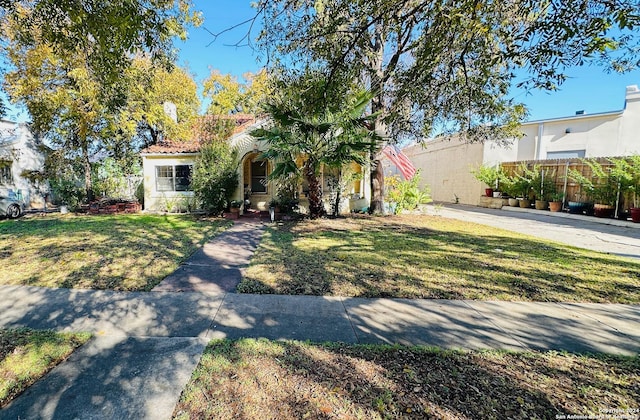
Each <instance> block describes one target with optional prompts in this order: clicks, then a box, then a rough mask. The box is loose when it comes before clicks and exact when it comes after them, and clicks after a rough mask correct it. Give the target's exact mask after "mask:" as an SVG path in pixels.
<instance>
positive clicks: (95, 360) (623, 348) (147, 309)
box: [0, 208, 640, 419]
mask: <svg viewBox="0 0 640 420" xmlns="http://www.w3.org/2000/svg"><path fill="white" fill-rule="evenodd" d="M483 210H486V209H483ZM438 212H439V213H440V215H444V214H443V213H445V212H446V214H448V215H449V216H451V217H458V218H463V219H474V221H478V220H480V219H482V220H486V224H490V223H496V224H498V225H500V226H501V227H506V228H509V229H510V228H512V227H513V228H514V229H515V228H519V229H520V228H522V229H528V230H531V229H532V230H535V231H536V232H537V233H539V234H541V233H542V232H543V231H545V232H547V233H545V234H548V233H553V232H555V230H554V225H553V223H552V222H551V221H545V220H538V219H531V220H528V221H526V223H523V219H517V218H513V216H510V215H509V216H506V218H505V217H503V216H501V215H500V216H499V215H496V214H493V213H483V212H478V211H473V209H472V210H469V211H465V210H464V208H455V209H449V208H444V209H441V210H438ZM449 216H447V217H449ZM483 218H484V219H483ZM510 218H511V219H512V220H509V219H510ZM507 226H509V227H507ZM544 226H546V227H544ZM563 228H566V229H569V228H567V227H563ZM263 229H264V226H263V225H256V224H250V223H239V224H236V225H234V227H233V228H231V229H229V230H228V231H227V232H225V233H223V234H222V235H220V236H219V237H217V238H216V239H215V240H214V241H212V242H211V243H209V244H207V245H205V247H203V249H202V250H200V251H198V252H196V253H195V254H194V255H193V256H192V258H191V259H190V260H188V261H187V262H186V263H185V265H183V266H182V267H181V268H180V269H178V270H177V271H176V273H174V274H173V275H172V276H169V277H168V278H167V279H165V281H163V282H162V283H161V284H160V285H158V287H157V288H156V289H154V291H153V292H149V293H144V292H134V293H125V292H111V291H95V290H73V289H47V288H36V287H18V286H0V296H1V297H2V299H0V328H7V327H31V328H36V329H55V330H61V331H90V332H93V333H94V334H95V338H94V339H93V340H91V341H90V342H89V343H88V344H86V345H85V346H83V347H82V348H80V349H79V350H77V351H76V352H75V353H74V354H73V355H72V356H71V357H70V358H69V359H68V360H67V361H65V362H63V363H62V364H60V365H59V366H58V367H57V368H55V369H54V370H53V371H52V372H50V373H49V374H48V375H47V376H45V377H44V378H43V379H42V380H41V381H39V382H38V383H36V384H34V385H33V386H32V387H30V388H29V389H28V390H27V391H26V392H25V393H24V394H23V395H21V396H20V397H19V398H17V399H16V400H15V401H14V402H13V403H12V404H10V405H9V406H8V407H7V408H5V409H3V410H2V411H0V417H1V418H9V419H15V418H18V417H20V418H42V419H54V418H55V419H57V418H59V419H68V418H74V419H75V418H80V419H94V418H153V419H166V418H170V417H171V414H172V412H173V407H175V404H176V403H177V401H178V399H179V397H180V393H181V392H182V389H183V388H184V386H185V385H186V383H187V382H188V380H189V378H190V376H191V373H192V371H193V369H194V368H195V366H196V365H197V363H198V361H199V359H200V357H201V355H202V352H203V350H204V348H205V346H206V344H207V343H208V342H209V341H210V340H211V339H214V338H226V339H237V338H241V337H253V338H258V337H266V338H269V339H273V340H281V339H294V340H310V341H314V342H325V341H341V342H346V343H389V344H392V343H398V344H404V345H430V346H439V347H442V348H453V349H482V348H489V349H512V350H529V349H535V350H551V349H553V350H567V351H572V352H607V353H614V354H626V355H637V354H638V353H639V352H640V328H639V326H640V305H599V304H568V303H527V302H481V301H452V300H420V299H416V300H407V299H362V298H343V297H316V296H280V295H248V294H235V293H232V290H234V289H235V284H237V283H236V282H237V281H239V279H240V276H241V273H242V270H243V269H244V267H245V266H246V265H247V264H248V262H249V259H250V257H251V255H252V253H253V249H255V247H256V246H257V244H258V243H259V240H260V237H261V235H262V233H263ZM570 229H578V227H570ZM608 229H609V227H608V228H607V229H602V230H601V231H597V232H596V231H594V232H596V233H594V232H591V233H585V234H589V235H594V234H595V235H596V236H599V235H614V236H615V237H616V240H620V241H623V240H624V241H626V240H629V241H630V244H626V245H624V247H623V248H622V249H623V251H621V252H624V253H629V254H632V253H633V250H634V248H633V247H635V242H634V241H635V238H634V237H633V235H629V236H625V235H623V234H620V233H617V232H614V233H612V232H611V231H610V230H608ZM634 231H636V232H638V231H637V230H634ZM623 233H624V232H623ZM625 238H626V239H625ZM621 246H622V245H621ZM229 250H232V251H231V252H230V251H229ZM162 290H164V291H162ZM167 290H171V292H169V291H167ZM176 291H181V292H180V293H177V292H176Z"/></svg>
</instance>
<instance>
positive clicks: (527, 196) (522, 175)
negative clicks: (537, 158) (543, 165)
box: [514, 163, 536, 208]
mask: <svg viewBox="0 0 640 420" xmlns="http://www.w3.org/2000/svg"><path fill="white" fill-rule="evenodd" d="M535 175H536V172H535V167H534V169H533V170H530V169H529V168H527V165H526V164H524V163H523V164H521V165H520V166H519V167H518V169H517V172H516V181H515V186H514V188H515V190H516V192H517V194H518V197H519V203H518V204H519V205H520V207H521V208H530V207H531V195H532V194H533V190H532V188H533V180H534V178H535Z"/></svg>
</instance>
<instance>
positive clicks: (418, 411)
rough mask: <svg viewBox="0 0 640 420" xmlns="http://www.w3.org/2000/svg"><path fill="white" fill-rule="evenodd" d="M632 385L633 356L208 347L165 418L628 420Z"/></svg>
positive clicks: (637, 395) (636, 372) (635, 393)
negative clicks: (589, 419)
mask: <svg viewBox="0 0 640 420" xmlns="http://www.w3.org/2000/svg"><path fill="white" fill-rule="evenodd" d="M639 383H640V358H638V357H637V356H636V357H622V356H608V355H573V354H566V353H557V352H544V353H542V352H526V353H514V352H506V351H473V352H471V351H448V350H439V349H434V348H424V347H400V346H394V347H391V346H381V345H379V346H365V345H347V344H321V345H318V344H310V343H300V342H273V341H267V340H252V339H246V340H239V341H214V342H212V343H211V344H210V345H209V347H208V348H207V349H206V351H205V353H204V355H203V357H202V359H201V361H200V364H199V365H198V367H197V368H196V370H195V372H194V373H193V376H192V380H191V382H190V383H189V384H188V385H187V386H186V388H185V390H184V391H183V393H182V396H181V398H180V402H179V403H178V405H177V406H176V409H175V411H174V418H177V419H194V418H198V419H201V418H224V419H236V418H237V419H240V418H242V419H256V420H259V419H307V418H308V419H318V418H345V419H397V418H415V419H423V418H441V419H461V418H464V419H490V418H518V419H525V418H535V419H541V418H545V419H552V418H559V417H556V416H562V415H579V416H589V415H592V416H597V415H604V414H607V413H608V414H611V416H610V417H607V418H614V417H613V416H614V415H618V416H619V417H618V418H622V417H621V415H623V414H624V415H627V416H628V418H636V417H637V415H638V411H637V410H638V409H639V408H640V407H638V401H640V388H639V387H638V384H639ZM607 410H610V411H607ZM611 410H618V411H611ZM633 416H636V417H633ZM585 418H586V417H585ZM602 418H605V417H602ZM625 418H627V417H625Z"/></svg>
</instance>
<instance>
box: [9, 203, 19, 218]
mask: <svg viewBox="0 0 640 420" xmlns="http://www.w3.org/2000/svg"><path fill="white" fill-rule="evenodd" d="M21 213H22V211H21V210H20V206H19V205H17V204H10V205H9V207H7V217H8V218H9V219H17V218H18V217H20V214H21Z"/></svg>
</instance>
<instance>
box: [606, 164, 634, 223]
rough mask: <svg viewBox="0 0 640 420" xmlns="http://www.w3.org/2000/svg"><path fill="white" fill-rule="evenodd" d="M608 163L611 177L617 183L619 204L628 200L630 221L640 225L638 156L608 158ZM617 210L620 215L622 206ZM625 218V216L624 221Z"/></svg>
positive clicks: (625, 216)
mask: <svg viewBox="0 0 640 420" xmlns="http://www.w3.org/2000/svg"><path fill="white" fill-rule="evenodd" d="M609 161H610V162H611V163H612V164H613V166H612V167H611V176H612V177H613V178H614V180H617V182H618V187H619V191H620V195H619V197H620V199H621V200H620V201H619V203H621V202H622V201H627V200H630V206H629V212H630V213H631V220H632V221H633V222H635V223H640V155H633V156H629V157H627V158H610V159H609ZM618 210H619V211H620V213H622V210H623V206H622V205H619V206H618ZM620 213H619V214H618V215H620ZM626 218H627V215H626V214H625V215H624V219H626Z"/></svg>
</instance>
